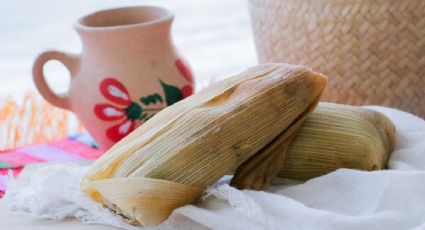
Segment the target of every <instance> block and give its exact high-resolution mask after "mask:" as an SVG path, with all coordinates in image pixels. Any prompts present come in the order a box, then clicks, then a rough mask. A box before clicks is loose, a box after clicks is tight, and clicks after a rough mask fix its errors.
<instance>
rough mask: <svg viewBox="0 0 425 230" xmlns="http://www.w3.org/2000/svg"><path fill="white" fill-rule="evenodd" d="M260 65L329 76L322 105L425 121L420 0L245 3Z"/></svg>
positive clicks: (424, 24) (424, 31)
mask: <svg viewBox="0 0 425 230" xmlns="http://www.w3.org/2000/svg"><path fill="white" fill-rule="evenodd" d="M249 8H250V15H251V21H252V25H253V30H254V34H255V42H256V46H257V51H258V56H259V61H260V62H286V63H293V64H304V65H307V66H310V67H311V68H313V70H314V71H318V72H321V73H324V74H325V75H327V76H329V77H330V78H329V85H328V88H327V90H326V92H325V94H324V95H323V99H322V100H323V101H331V102H337V103H346V104H354V105H363V104H378V105H385V106H390V107H396V108H399V109H402V110H406V111H409V112H412V113H414V114H416V115H419V116H422V117H425V0H404V1H403V0H250V2H249Z"/></svg>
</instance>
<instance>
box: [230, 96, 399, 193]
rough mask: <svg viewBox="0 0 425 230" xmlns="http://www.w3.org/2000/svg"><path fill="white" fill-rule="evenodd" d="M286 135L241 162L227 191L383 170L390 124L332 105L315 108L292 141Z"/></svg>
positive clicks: (380, 117)
mask: <svg viewBox="0 0 425 230" xmlns="http://www.w3.org/2000/svg"><path fill="white" fill-rule="evenodd" d="M286 133H287V132H284V133H282V135H279V136H278V137H276V138H275V140H273V141H272V142H270V143H269V144H268V145H267V146H265V147H264V148H263V149H262V150H260V151H259V152H258V153H257V154H256V155H254V156H253V157H251V158H250V159H248V160H247V161H245V162H244V163H243V164H242V165H241V166H240V167H239V168H238V169H237V171H236V173H235V176H234V178H233V179H232V182H231V184H232V186H235V187H237V188H239V189H254V190H265V189H267V187H268V186H269V185H270V183H271V180H272V179H273V178H274V176H270V175H271V174H273V175H276V174H278V175H279V176H281V177H285V178H290V179H295V180H308V179H311V178H314V177H317V176H321V175H324V174H327V173H329V172H332V171H334V170H336V169H338V168H353V169H361V170H377V169H383V168H385V167H386V165H387V162H388V159H389V156H390V154H391V152H392V151H393V149H394V143H395V127H394V124H393V123H392V122H391V121H390V120H389V119H388V118H387V117H386V116H385V115H383V114H381V113H379V112H376V111H373V110H369V109H365V108H362V107H358V106H348V105H339V104H332V103H320V104H319V106H318V107H316V109H315V111H314V112H313V113H311V114H310V115H308V116H307V118H306V119H305V121H304V123H303V124H302V125H301V127H300V128H299V129H298V130H297V134H296V135H294V136H293V138H288V137H287V136H286ZM256 156H260V157H256ZM265 156H268V157H265ZM273 162H279V163H280V165H276V164H274V163H273ZM270 172H273V173H270Z"/></svg>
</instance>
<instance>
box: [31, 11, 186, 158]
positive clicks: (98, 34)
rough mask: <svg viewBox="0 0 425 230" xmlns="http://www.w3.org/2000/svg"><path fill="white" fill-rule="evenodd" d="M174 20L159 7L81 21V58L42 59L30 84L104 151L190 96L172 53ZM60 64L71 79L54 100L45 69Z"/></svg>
mask: <svg viewBox="0 0 425 230" xmlns="http://www.w3.org/2000/svg"><path fill="white" fill-rule="evenodd" d="M173 17H174V16H173V14H172V13H170V12H169V11H168V10H166V9H163V8H159V7H148V6H142V7H127V8H119V9H112V10H105V11H100V12H97V13H94V14H91V15H88V16H86V17H83V18H82V19H80V20H79V21H78V22H77V23H75V26H74V27H75V29H76V30H77V32H78V34H79V35H80V37H81V40H82V43H83V51H82V53H81V54H80V55H73V54H67V53H63V52H59V51H47V52H44V53H42V54H41V55H40V56H39V57H38V58H37V59H36V60H35V63H34V66H33V79H34V82H35V85H36V86H37V89H38V90H39V91H40V93H41V95H42V96H43V97H44V98H45V99H46V100H47V101H48V102H50V103H51V104H53V105H55V106H58V107H61V108H64V109H68V110H71V111H73V112H75V113H76V114H77V116H78V117H79V119H80V120H81V121H82V123H83V124H84V125H85V127H86V128H87V130H88V131H89V132H90V133H91V134H92V135H93V137H94V138H95V139H96V141H97V142H98V143H99V145H100V148H101V149H102V150H106V149H108V148H110V147H111V146H112V145H113V144H114V143H115V142H117V141H119V140H120V139H121V138H123V137H124V136H125V135H127V134H128V133H130V132H131V131H132V130H134V129H135V128H136V127H137V126H139V125H141V124H143V122H145V121H146V120H147V119H149V118H150V117H152V116H153V115H154V114H155V113H157V112H158V111H159V110H161V109H162V108H164V107H166V106H168V105H171V104H173V103H175V102H177V101H179V100H181V99H182V98H184V97H187V96H189V95H191V94H192V91H193V79H192V73H191V70H190V68H189V67H188V65H187V64H186V62H185V61H184V59H183V58H182V57H181V56H180V55H179V54H178V52H177V50H176V49H175V47H174V45H173V42H172V39H171V34H170V32H171V31H170V29H171V24H172V21H173ZM49 60H58V61H60V62H62V63H63V64H64V65H65V66H66V67H67V68H68V70H69V71H70V73H71V84H70V87H69V92H68V93H67V94H64V95H57V94H55V93H54V92H53V91H52V90H51V89H50V88H49V86H48V85H47V84H46V80H45V78H44V75H43V66H44V64H45V63H46V62H47V61H49Z"/></svg>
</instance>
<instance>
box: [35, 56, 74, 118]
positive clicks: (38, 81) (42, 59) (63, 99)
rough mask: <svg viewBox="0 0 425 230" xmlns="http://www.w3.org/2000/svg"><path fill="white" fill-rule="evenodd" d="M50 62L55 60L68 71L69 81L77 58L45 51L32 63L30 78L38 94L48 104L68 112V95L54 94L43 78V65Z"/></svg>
mask: <svg viewBox="0 0 425 230" xmlns="http://www.w3.org/2000/svg"><path fill="white" fill-rule="evenodd" d="M50 60H57V61H59V62H61V63H62V64H63V65H65V67H66V68H67V69H68V70H69V72H70V75H71V79H72V77H73V74H74V72H75V70H76V67H77V64H78V60H79V59H78V56H76V55H73V54H66V53H63V52H60V51H46V52H43V53H41V54H40V55H39V56H38V57H37V58H36V59H35V61H34V65H33V69H32V76H33V80H34V83H35V86H36V87H37V89H38V91H39V92H40V94H41V95H42V96H43V97H44V99H46V101H48V102H49V103H50V104H52V105H54V106H57V107H59V108H63V109H68V110H70V109H71V108H70V103H69V98H68V93H65V94H56V93H54V92H53V91H52V89H51V88H50V87H49V86H48V84H47V82H46V79H45V77H44V73H43V69H44V65H45V64H46V63H47V62H48V61H50Z"/></svg>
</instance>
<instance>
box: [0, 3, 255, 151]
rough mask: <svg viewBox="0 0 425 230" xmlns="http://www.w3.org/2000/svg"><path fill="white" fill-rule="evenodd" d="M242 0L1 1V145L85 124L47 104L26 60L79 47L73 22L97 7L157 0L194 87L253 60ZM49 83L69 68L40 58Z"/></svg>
mask: <svg viewBox="0 0 425 230" xmlns="http://www.w3.org/2000/svg"><path fill="white" fill-rule="evenodd" d="M247 4H248V3H247V0H216V1H208V0H184V1H183V0H172V1H171V0H168V1H165V0H146V1H140V0H139V1H136V0H121V1H114V0H90V1H87V0H73V1H56V0H38V1H28V0H15V1H0V18H1V20H0V27H1V28H2V32H1V35H0V151H1V150H6V149H11V148H15V147H20V146H26V145H29V144H35V143H45V142H46V141H51V140H58V139H62V138H65V137H67V136H68V135H74V134H78V133H81V132H83V131H84V128H83V127H82V125H81V124H79V122H78V120H77V119H76V117H75V115H73V114H72V113H70V112H67V111H65V110H61V109H58V108H55V107H52V106H50V105H49V104H47V103H46V102H45V101H44V100H43V99H42V98H41V96H40V95H39V93H38V92H37V90H36V88H35V85H34V83H33V80H32V73H31V72H32V64H33V61H34V59H35V58H36V56H37V55H38V54H39V53H41V52H42V51H44V50H48V49H57V50H61V51H65V52H70V53H77V54H78V53H80V52H81V49H82V44H81V41H80V38H79V37H78V35H77V33H76V32H75V30H74V28H73V24H74V22H76V21H77V20H78V19H79V18H81V17H83V16H85V15H87V14H90V13H93V12H95V11H98V10H103V9H108V8H115V7H124V6H133V5H156V6H163V7H166V8H168V9H170V10H171V11H172V12H174V14H175V19H174V23H173V31H172V32H173V38H174V43H175V45H176V47H177V48H178V49H179V51H180V52H181V53H182V54H183V55H184V56H185V57H186V59H187V60H188V62H189V64H190V66H191V68H192V70H193V72H194V76H195V82H196V86H195V89H196V90H199V89H201V88H204V87H205V86H207V85H209V84H210V83H211V82H214V81H217V80H219V79H221V78H224V77H226V76H229V75H231V74H234V73H238V72H240V71H242V70H244V69H245V68H247V67H249V66H252V65H253V64H255V63H256V62H257V61H256V54H255V47H254V42H253V36H252V34H251V25H250V21H249V15H248V9H247V7H248V6H247ZM44 71H45V73H46V78H47V82H48V83H49V85H50V86H51V88H52V89H53V90H54V91H55V92H56V93H62V92H66V91H67V90H68V87H69V83H70V76H69V72H68V70H67V69H66V68H65V67H64V66H63V65H62V64H61V63H59V62H57V61H50V62H48V63H47V64H46V65H45V68H44Z"/></svg>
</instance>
